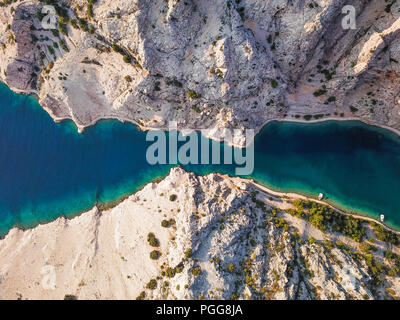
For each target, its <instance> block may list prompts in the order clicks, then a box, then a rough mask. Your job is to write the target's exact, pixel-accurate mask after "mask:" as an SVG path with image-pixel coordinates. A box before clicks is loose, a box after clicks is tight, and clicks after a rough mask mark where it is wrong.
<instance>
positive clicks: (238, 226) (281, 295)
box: [0, 168, 400, 299]
mask: <svg viewBox="0 0 400 320" xmlns="http://www.w3.org/2000/svg"><path fill="white" fill-rule="evenodd" d="M294 203H295V202H293V198H292V197H291V196H290V195H287V196H285V197H277V196H276V195H273V194H270V193H268V192H266V191H262V190H260V189H259V188H257V186H255V185H254V184H253V183H251V182H248V181H245V180H241V179H237V178H228V177H223V176H221V175H218V174H211V175H208V176H204V177H199V176H196V175H194V174H192V173H187V172H185V171H183V170H182V169H180V168H174V169H172V170H171V173H170V174H169V176H167V177H166V178H165V179H164V180H162V181H161V182H159V183H150V184H148V185H146V186H145V187H144V188H143V189H142V190H141V191H139V192H137V193H136V194H135V195H132V196H130V197H129V198H128V199H126V200H124V201H123V202H121V203H120V204H119V205H117V206H116V207H114V208H112V209H108V210H99V209H97V208H94V209H93V210H91V211H89V212H87V213H84V214H82V215H80V216H78V217H76V218H74V219H72V220H68V219H65V218H59V219H57V220H56V221H54V222H51V223H48V224H45V225H40V226H37V227H35V228H33V229H29V230H26V231H23V230H20V229H17V228H14V229H12V230H11V231H10V232H9V234H8V235H7V236H6V237H5V238H4V239H3V240H0V261H1V264H0V298H2V299H5V298H7V299H63V298H74V299H75V298H76V299H132V298H140V299H161V298H163V299H176V298H177V299H202V298H205V299H215V298H218V299H392V298H395V297H398V296H399V295H400V271H399V265H400V256H399V254H400V248H399V247H395V246H393V245H388V244H387V243H384V242H382V241H380V240H378V239H376V235H375V233H374V231H373V230H372V229H371V228H370V224H369V223H368V222H365V221H364V222H362V223H361V225H358V227H360V226H362V228H364V229H365V234H364V238H363V242H364V244H360V242H357V241H354V240H353V239H352V236H349V235H345V234H343V232H345V233H346V232H348V231H346V229H343V230H342V231H340V232H339V231H330V229H327V230H325V231H321V229H320V228H318V227H316V226H318V223H316V221H313V220H312V219H311V220H310V221H311V222H307V219H304V217H296V216H295V215H293V213H292V212H291V210H294V209H293V208H294ZM297 211H298V210H297ZM308 214H311V211H310V212H309V213H308ZM314 220H315V219H314ZM351 221H352V224H353V225H357V223H356V220H351ZM364 229H363V230H364ZM337 230H339V229H337ZM365 242H367V243H370V245H369V247H368V248H366V247H365ZM388 249H390V250H388Z"/></svg>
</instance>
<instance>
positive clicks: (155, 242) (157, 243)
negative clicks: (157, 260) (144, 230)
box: [147, 232, 160, 247]
mask: <svg viewBox="0 0 400 320" xmlns="http://www.w3.org/2000/svg"><path fill="white" fill-rule="evenodd" d="M147 241H148V243H149V244H150V245H151V246H152V247H159V246H160V241H158V239H157V238H156V236H155V235H154V233H153V232H150V233H149V234H148V235H147Z"/></svg>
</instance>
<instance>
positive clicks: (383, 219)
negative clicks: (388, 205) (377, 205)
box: [381, 214, 385, 222]
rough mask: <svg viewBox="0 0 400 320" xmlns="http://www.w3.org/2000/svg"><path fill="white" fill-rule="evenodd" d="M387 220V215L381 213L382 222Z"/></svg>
mask: <svg viewBox="0 0 400 320" xmlns="http://www.w3.org/2000/svg"><path fill="white" fill-rule="evenodd" d="M383 221H385V215H384V214H381V222H383Z"/></svg>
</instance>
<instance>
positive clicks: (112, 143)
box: [0, 85, 400, 235]
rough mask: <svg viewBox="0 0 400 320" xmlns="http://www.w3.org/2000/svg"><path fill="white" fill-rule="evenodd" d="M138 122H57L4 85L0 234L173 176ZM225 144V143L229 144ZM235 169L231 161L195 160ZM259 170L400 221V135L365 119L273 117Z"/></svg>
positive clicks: (292, 187) (258, 148) (202, 168)
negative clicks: (153, 159)
mask: <svg viewBox="0 0 400 320" xmlns="http://www.w3.org/2000/svg"><path fill="white" fill-rule="evenodd" d="M145 136H146V134H145V133H144V132H140V131H138V130H137V129H136V127H135V126H134V125H132V124H122V123H120V122H118V121H113V120H110V121H100V122H99V123H98V124H97V125H95V126H93V127H90V128H87V129H86V130H85V132H84V133H83V134H78V133H77V129H76V127H75V125H74V124H73V123H72V122H71V121H64V122H62V123H54V122H53V120H52V119H51V118H50V116H49V115H48V114H47V113H46V112H45V111H44V110H43V109H42V108H41V107H40V106H39V104H38V103H37V101H36V100H35V99H34V98H33V97H30V96H24V95H19V94H15V93H13V92H11V91H10V90H9V89H8V88H7V87H6V86H4V85H0V235H4V234H6V233H7V232H8V230H9V229H10V228H11V227H13V226H15V225H19V226H22V227H30V226H34V225H36V224H38V223H40V222H47V221H51V220H53V219H55V218H57V217H59V216H61V215H65V216H69V217H71V216H73V215H76V214H77V213H79V212H82V211H84V210H88V209H90V208H91V207H92V206H93V205H94V204H95V203H108V202H110V201H116V200H118V199H119V198H120V197H122V196H124V195H126V194H130V193H133V192H135V191H136V190H138V189H139V188H140V187H142V186H143V185H144V184H146V183H147V182H149V181H150V180H152V179H155V178H159V177H163V176H165V175H166V174H167V173H168V171H169V169H170V168H171V166H167V165H157V166H151V165H149V164H148V163H147V162H146V157H145V151H146V149H147V147H148V146H149V145H150V144H151V143H150V142H146V141H145ZM221 146H222V145H221ZM184 167H185V168H186V169H187V170H190V171H195V172H197V173H199V174H206V173H210V172H214V171H218V172H222V173H227V174H230V175H234V167H233V166H232V165H189V166H184ZM251 178H253V179H255V180H257V181H258V182H260V183H263V184H265V185H268V186H270V187H272V188H274V189H276V190H280V191H296V192H299V193H302V194H305V195H311V196H315V195H317V194H318V193H319V192H323V193H325V194H326V195H327V196H328V198H329V201H330V202H332V203H333V204H335V205H336V206H338V207H341V208H343V209H347V210H353V211H357V212H359V213H364V214H369V215H371V216H373V217H378V216H379V214H381V213H382V214H385V215H386V216H387V219H388V223H389V224H391V225H393V226H400V201H398V200H397V199H398V198H397V196H398V195H399V193H400V139H399V138H398V137H397V136H396V135H394V134H393V133H391V132H389V131H387V130H383V129H380V128H377V127H371V126H367V125H365V124H363V123H361V122H354V121H346V122H335V121H330V122H321V123H317V124H300V123H290V122H272V123H270V124H268V125H267V126H266V127H265V128H264V129H263V130H262V132H261V133H260V134H259V135H258V136H257V137H256V139H255V170H254V173H253V174H252V175H251Z"/></svg>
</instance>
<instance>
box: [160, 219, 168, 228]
mask: <svg viewBox="0 0 400 320" xmlns="http://www.w3.org/2000/svg"><path fill="white" fill-rule="evenodd" d="M161 226H162V227H164V228H169V227H170V223H169V221H168V220H163V221H161Z"/></svg>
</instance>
